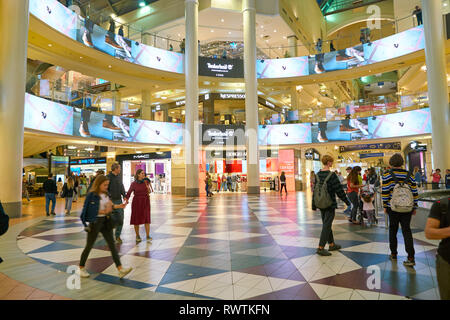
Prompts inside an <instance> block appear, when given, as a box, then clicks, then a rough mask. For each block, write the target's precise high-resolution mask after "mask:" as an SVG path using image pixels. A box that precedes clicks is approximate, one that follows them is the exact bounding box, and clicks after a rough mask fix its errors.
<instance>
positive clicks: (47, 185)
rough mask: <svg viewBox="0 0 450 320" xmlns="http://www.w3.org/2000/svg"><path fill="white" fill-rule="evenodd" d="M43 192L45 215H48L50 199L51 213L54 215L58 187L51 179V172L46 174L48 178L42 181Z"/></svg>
mask: <svg viewBox="0 0 450 320" xmlns="http://www.w3.org/2000/svg"><path fill="white" fill-rule="evenodd" d="M43 188H44V192H45V212H46V214H47V216H49V215H50V214H49V212H48V209H49V206H50V201H52V211H51V214H52V215H55V206H56V194H57V193H58V188H57V187H56V182H55V180H53V174H52V173H49V174H48V179H47V180H46V181H45V182H44V185H43Z"/></svg>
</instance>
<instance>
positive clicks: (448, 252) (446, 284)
mask: <svg viewBox="0 0 450 320" xmlns="http://www.w3.org/2000/svg"><path fill="white" fill-rule="evenodd" d="M449 199H450V197H448V196H446V197H444V198H442V199H440V200H438V201H436V202H435V203H433V205H432V206H431V210H430V214H429V216H428V220H427V224H426V226H425V237H427V239H433V240H441V242H440V243H439V247H438V249H437V255H436V277H437V281H438V287H439V293H440V296H441V300H450V210H449V206H448V202H449Z"/></svg>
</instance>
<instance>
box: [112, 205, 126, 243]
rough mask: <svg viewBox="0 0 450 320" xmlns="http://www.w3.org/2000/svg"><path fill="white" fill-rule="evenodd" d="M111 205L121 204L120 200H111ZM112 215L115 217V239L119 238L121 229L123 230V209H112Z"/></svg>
mask: <svg viewBox="0 0 450 320" xmlns="http://www.w3.org/2000/svg"><path fill="white" fill-rule="evenodd" d="M111 201H112V203H114V204H122V200H111ZM113 213H114V214H115V215H116V218H117V219H116V220H115V223H116V231H115V234H114V235H115V237H116V239H117V238H119V237H120V234H121V233H122V228H123V209H122V208H118V209H114V210H113Z"/></svg>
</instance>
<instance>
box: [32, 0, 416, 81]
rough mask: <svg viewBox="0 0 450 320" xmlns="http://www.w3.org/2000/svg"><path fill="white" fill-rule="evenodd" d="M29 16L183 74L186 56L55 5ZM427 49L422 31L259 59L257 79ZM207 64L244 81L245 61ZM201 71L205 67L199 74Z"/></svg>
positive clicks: (47, 1)
mask: <svg viewBox="0 0 450 320" xmlns="http://www.w3.org/2000/svg"><path fill="white" fill-rule="evenodd" d="M30 13H31V14H33V15H34V16H35V17H37V18H38V19H40V20H42V21H43V22H45V23H46V24H47V25H49V26H50V27H52V28H54V29H55V30H57V31H59V32H61V33H63V34H64V35H66V36H68V37H70V38H71V39H73V40H76V41H79V42H81V43H83V44H85V45H86V46H88V47H92V48H94V49H96V50H99V51H102V52H104V53H106V54H109V55H111V56H113V57H116V58H118V59H123V60H125V61H129V62H132V63H135V64H138V65H142V66H146V67H149V68H153V69H157V70H162V71H167V72H173V73H178V74H182V73H184V54H182V53H178V52H174V51H167V50H162V49H159V48H155V47H152V46H148V45H145V44H142V43H139V42H137V41H133V40H130V39H127V38H125V37H123V36H120V35H117V34H115V33H113V32H109V31H106V30H104V29H103V28H101V27H99V26H98V25H95V24H94V23H93V22H92V21H90V20H89V19H86V18H82V17H81V16H79V15H77V14H76V13H75V12H73V11H71V10H69V9H68V8H66V7H65V6H63V5H62V4H60V3H59V2H58V1H56V0H31V1H30ZM424 46H425V44H424V33H423V26H418V27H414V28H412V29H409V30H406V31H404V32H401V33H397V34H394V35H392V36H389V37H386V38H383V39H380V40H376V41H373V42H370V43H365V44H361V45H358V46H354V47H350V48H346V49H342V50H338V51H333V52H327V53H319V54H316V55H312V56H303V57H293V58H281V59H267V60H266V59H264V60H258V61H257V65H256V69H257V78H259V79H283V78H291V77H302V76H308V75H312V74H321V73H325V72H330V71H336V70H346V69H351V68H355V67H359V66H366V65H370V64H374V63H377V62H382V61H386V60H390V59H393V58H398V57H401V56H403V55H407V54H410V53H413V52H417V51H420V50H422V49H424ZM202 63H205V67H206V68H207V69H208V68H212V69H213V71H214V72H213V74H212V75H211V76H217V77H231V78H243V67H242V66H239V64H242V62H240V63H239V62H233V61H229V60H226V59H214V63H211V61H204V62H202ZM235 64H236V65H235ZM201 68H202V65H200V67H199V69H201ZM230 68H232V69H233V68H234V70H236V69H238V70H237V71H236V72H233V73H232V75H230V73H226V72H223V70H224V69H225V70H230ZM214 69H217V70H218V71H216V70H214Z"/></svg>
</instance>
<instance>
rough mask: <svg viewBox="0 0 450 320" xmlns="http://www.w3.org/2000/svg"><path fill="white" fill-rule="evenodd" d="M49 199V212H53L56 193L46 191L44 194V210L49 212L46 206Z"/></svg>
mask: <svg viewBox="0 0 450 320" xmlns="http://www.w3.org/2000/svg"><path fill="white" fill-rule="evenodd" d="M50 201H52V211H51V213H54V212H55V206H56V195H55V194H54V193H46V194H45V212H46V213H47V214H49V212H48V207H49V205H50Z"/></svg>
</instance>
